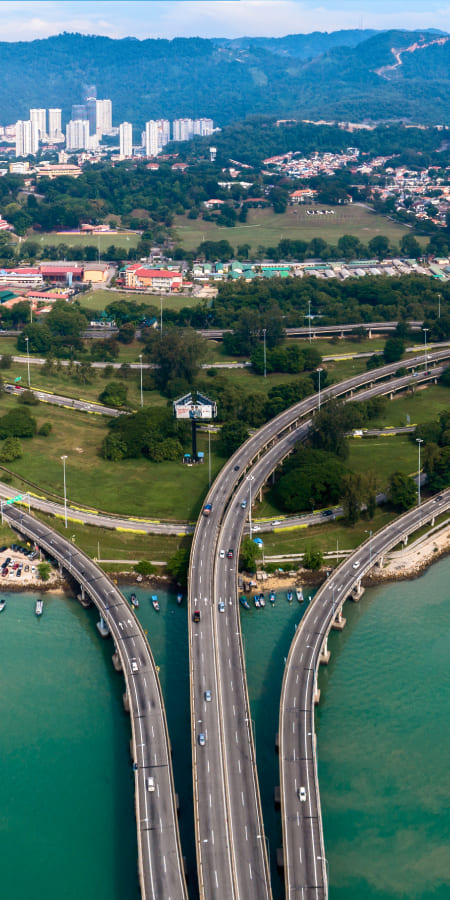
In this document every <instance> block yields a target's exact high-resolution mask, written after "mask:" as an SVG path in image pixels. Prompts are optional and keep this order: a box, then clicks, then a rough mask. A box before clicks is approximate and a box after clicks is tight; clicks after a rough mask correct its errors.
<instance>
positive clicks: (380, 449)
mask: <svg viewBox="0 0 450 900" xmlns="http://www.w3.org/2000/svg"><path fill="white" fill-rule="evenodd" d="M349 443H350V454H349V457H348V459H347V460H346V465H347V466H348V468H349V469H351V471H352V472H367V471H369V470H371V471H373V472H376V473H377V475H378V477H379V490H385V488H386V487H387V484H388V479H389V476H390V475H391V474H392V472H397V471H400V472H406V473H407V474H408V475H415V474H417V466H418V457H417V445H416V443H415V442H413V441H412V440H411V439H410V438H409V437H408V435H392V437H376V438H354V439H352V440H350V442H349Z"/></svg>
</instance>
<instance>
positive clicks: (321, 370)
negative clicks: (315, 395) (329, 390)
mask: <svg viewBox="0 0 450 900" xmlns="http://www.w3.org/2000/svg"><path fill="white" fill-rule="evenodd" d="M316 371H317V372H318V373H319V410H320V373H321V372H323V369H321V368H320V366H319V368H318V369H316Z"/></svg>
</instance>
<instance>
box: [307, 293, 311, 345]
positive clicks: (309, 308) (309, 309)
mask: <svg viewBox="0 0 450 900" xmlns="http://www.w3.org/2000/svg"><path fill="white" fill-rule="evenodd" d="M308 322H309V343H311V300H308Z"/></svg>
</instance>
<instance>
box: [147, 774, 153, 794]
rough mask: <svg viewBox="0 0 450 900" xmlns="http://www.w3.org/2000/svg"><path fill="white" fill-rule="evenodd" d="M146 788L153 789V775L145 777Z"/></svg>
mask: <svg viewBox="0 0 450 900" xmlns="http://www.w3.org/2000/svg"><path fill="white" fill-rule="evenodd" d="M147 790H148V791H154V790H155V779H154V777H153V775H149V777H148V778H147Z"/></svg>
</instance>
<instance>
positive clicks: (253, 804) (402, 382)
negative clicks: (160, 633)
mask: <svg viewBox="0 0 450 900" xmlns="http://www.w3.org/2000/svg"><path fill="white" fill-rule="evenodd" d="M448 356H449V351H448V350H447V351H442V352H441V353H438V354H433V358H432V357H429V365H430V366H431V365H432V364H433V362H434V361H438V360H440V359H442V358H445V357H447V358H448ZM423 362H424V357H419V358H416V359H414V360H410V361H409V362H408V366H409V367H410V368H415V367H417V365H419V364H420V363H423ZM396 368H397V366H386V367H383V369H379V370H377V371H376V373H370V374H369V375H368V374H365V375H362V376H356V377H355V378H353V379H349V380H348V381H347V382H344V383H342V384H340V385H336V386H334V387H333V388H330V389H328V390H327V391H326V392H323V393H322V401H323V400H324V399H325V397H328V396H332V395H336V396H341V395H345V394H346V395H347V397H348V395H351V394H352V392H353V391H354V390H356V389H357V388H361V387H363V386H364V385H367V383H368V382H370V381H371V380H373V381H376V379H377V377H378V378H380V377H381V378H384V379H386V378H387V377H388V376H393V375H394V373H395V369H396ZM440 371H441V370H440V369H439V370H436V372H435V373H433V370H432V369H431V370H430V374H425V373H424V372H421V374H420V380H422V379H425V380H427V379H430V378H432V377H434V375H437V374H439V373H440ZM411 383H413V382H412V379H411V376H410V375H407V376H404V377H403V378H396V379H394V380H392V381H383V382H382V383H381V384H375V385H373V386H371V387H369V388H366V390H365V391H363V392H362V393H361V394H359V395H355V399H358V397H359V398H360V399H363V398H364V399H367V398H369V397H370V396H375V395H376V394H378V393H391V391H392V392H394V391H395V390H400V389H403V388H405V387H407V386H408V385H410V384H411ZM348 398H349V397H348ZM317 405H318V396H317V395H316V396H315V397H312V398H308V399H307V400H305V401H302V402H301V403H299V404H297V405H296V406H295V407H291V408H290V409H289V410H286V411H285V412H284V413H281V414H280V415H279V416H277V417H276V418H275V419H274V420H272V421H271V422H269V423H268V424H267V425H265V426H263V428H261V429H260V430H259V431H258V432H257V433H256V434H255V435H253V436H252V437H251V438H249V439H248V440H247V441H246V443H245V444H244V445H243V446H242V447H240V448H239V450H238V451H236V453H235V454H234V456H233V457H232V459H231V460H229V461H228V462H227V463H226V465H225V466H224V468H223V470H222V472H221V473H220V475H219V477H218V478H217V479H216V481H215V483H214V485H213V487H212V488H211V490H210V492H209V494H208V497H207V502H209V503H211V507H212V508H211V513H210V515H209V516H208V517H204V516H201V517H200V519H199V521H198V523H197V528H196V531H195V535H194V543H193V548H192V553H191V566H190V575H189V612H190V626H189V629H190V635H189V644H190V667H191V671H190V675H191V714H192V753H193V773H194V806H195V823H196V839H197V841H196V846H197V861H198V870H199V880H200V889H201V896H202V897H205V898H206V897H214V896H219V894H225V896H227V897H228V896H230V897H239V896H246V897H247V896H249V897H251V896H256V897H259V896H261V897H262V896H266V895H267V896H270V882H269V878H268V873H267V857H266V854H265V851H263V850H262V844H263V842H264V840H265V839H264V831H263V823H262V818H261V814H260V801H259V789H258V783H257V775H256V768H255V766H254V745H253V739H252V733H251V728H250V712H249V704H248V697H247V693H246V687H245V666H244V661H243V654H242V644H241V634H240V624H239V615H238V610H237V607H236V564H237V563H236V556H237V554H238V552H239V544H240V539H241V535H242V531H243V527H244V520H245V516H246V510H243V509H242V507H241V499H244V498H245V499H247V500H249V492H250V483H249V480H250V479H251V484H252V486H253V490H254V491H256V490H258V488H259V487H260V485H262V484H263V483H264V481H265V480H266V479H267V478H268V476H269V475H270V473H271V472H272V471H273V470H274V468H275V467H276V466H277V465H278V464H279V462H280V461H281V460H282V459H283V458H284V457H285V456H286V455H287V454H288V453H289V452H291V450H292V449H293V448H294V446H295V444H296V443H297V442H298V440H300V439H302V437H305V436H306V434H307V431H308V428H309V421H305V417H306V416H307V415H308V414H309V413H311V412H312V411H313V410H314V409H315V408H316V407H317ZM263 451H264V452H263ZM243 475H245V478H242V476H243ZM247 509H248V507H247ZM228 550H233V558H232V559H228V557H227V551H228ZM221 602H223V603H224V612H220V611H219V603H221ZM195 609H198V610H199V611H200V617H201V618H200V622H199V623H194V620H193V615H194V611H195ZM237 684H239V685H240V686H239V689H238V690H237V689H236V685H237ZM207 690H210V691H211V696H212V700H211V701H205V691H207ZM200 734H204V735H205V745H204V746H200V744H199V735H200ZM211 832H212V833H213V836H214V840H213V841H211V840H210V838H209V835H210V833H211ZM217 835H220V836H221V840H220V843H219V844H218V843H217V839H216V836H217ZM242 861H243V863H244V864H243V865H242ZM256 872H257V873H258V877H257V878H255V873H256ZM250 875H251V877H250ZM255 891H256V893H254V892H255Z"/></svg>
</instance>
